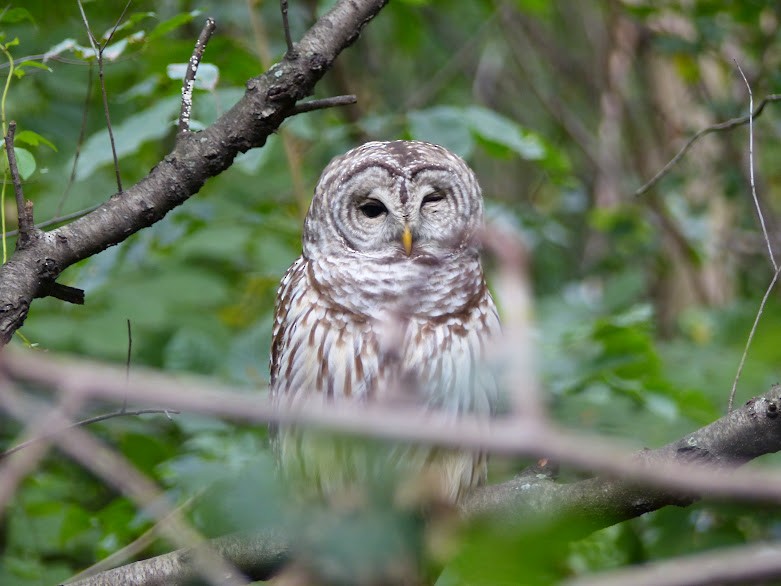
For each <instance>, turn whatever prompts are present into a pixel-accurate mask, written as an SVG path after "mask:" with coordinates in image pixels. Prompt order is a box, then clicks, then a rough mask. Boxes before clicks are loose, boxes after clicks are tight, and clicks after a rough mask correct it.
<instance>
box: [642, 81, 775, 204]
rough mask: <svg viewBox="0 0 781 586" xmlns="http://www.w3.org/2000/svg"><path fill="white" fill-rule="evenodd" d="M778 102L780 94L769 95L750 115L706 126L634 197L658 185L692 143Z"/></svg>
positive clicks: (733, 125)
mask: <svg viewBox="0 0 781 586" xmlns="http://www.w3.org/2000/svg"><path fill="white" fill-rule="evenodd" d="M780 100H781V94H771V95H769V96H765V97H764V98H762V101H761V102H759V105H758V106H757V109H756V110H754V113H753V114H750V115H748V114H747V115H746V116H740V117H739V118H731V119H730V120H727V121H725V122H720V123H718V124H714V125H712V126H708V127H707V128H703V129H702V130H700V131H698V132H697V133H696V134H695V135H694V136H692V137H691V138H690V139H689V140H688V141H686V144H684V145H683V147H681V150H679V151H678V152H677V153H676V154H675V156H674V157H673V158H672V159H670V160H669V161H668V162H667V164H666V165H665V166H664V167H662V168H661V169H660V170H659V171H658V172H657V173H656V175H654V176H653V177H651V179H649V180H648V182H647V183H645V184H644V185H643V186H641V187H639V188H638V189H637V190H636V191H635V192H634V195H635V196H640V195H643V194H644V193H646V192H647V191H648V190H649V189H651V188H652V187H653V186H654V185H656V184H657V183H659V181H660V180H661V179H662V178H663V177H664V176H665V175H667V174H668V173H669V172H670V170H671V169H672V168H673V167H674V166H675V165H677V164H678V161H680V160H681V159H682V158H683V156H684V155H685V154H686V153H687V152H689V149H690V148H692V147H693V146H694V143H696V142H697V141H698V140H700V139H701V138H702V137H703V136H705V135H706V134H711V133H712V132H724V131H726V130H732V129H733V128H736V127H738V126H743V125H744V124H746V123H747V122H748V121H749V120H754V119H755V118H757V117H758V116H759V115H760V114H762V111H763V110H764V109H765V106H767V105H768V104H769V103H771V102H778V101H780Z"/></svg>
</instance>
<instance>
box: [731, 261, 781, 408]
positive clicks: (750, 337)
mask: <svg viewBox="0 0 781 586" xmlns="http://www.w3.org/2000/svg"><path fill="white" fill-rule="evenodd" d="M780 274H781V267H779V268H777V269H776V272H775V273H774V274H773V279H772V280H771V281H770V285H768V286H767V289H766V290H765V295H764V296H763V297H762V302H761V303H760V304H759V310H758V311H757V315H756V317H754V324H753V325H752V326H751V331H750V332H749V334H748V339H747V340H746V345H745V346H744V348H743V355H742V356H741V357H740V363H739V364H738V371H737V373H735V380H734V381H733V382H732V390H731V391H730V393H729V403H728V405H727V412H730V411H732V405H733V403H734V401H735V391H736V390H737V388H738V380H740V375H741V373H742V372H743V365H744V364H745V363H746V356H748V349H749V347H750V346H751V341H752V340H753V339H754V333H755V332H756V331H757V326H758V325H759V318H760V317H762V312H763V311H764V310H765V304H766V303H767V300H768V298H769V297H770V292H771V291H772V290H773V287H775V286H776V282H777V281H778V276H779V275H780Z"/></svg>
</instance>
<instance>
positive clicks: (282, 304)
mask: <svg viewBox="0 0 781 586" xmlns="http://www.w3.org/2000/svg"><path fill="white" fill-rule="evenodd" d="M309 270H310V266H309V262H308V261H307V260H306V259H305V258H303V257H301V258H299V259H298V260H297V261H296V262H295V263H293V265H292V266H291V267H290V268H289V269H288V271H287V272H286V273H285V276H284V277H283V278H282V282H281V284H280V288H279V291H278V293H277V303H276V308H275V314H274V327H273V331H272V343H271V367H270V370H271V397H272V399H273V400H274V401H284V402H286V403H296V402H298V401H302V400H305V399H307V398H311V397H312V395H313V394H319V395H320V396H321V397H322V400H325V401H333V400H341V399H354V398H364V397H365V396H366V395H368V394H369V390H370V389H372V388H373V387H374V381H375V380H376V377H377V371H378V364H379V359H378V350H377V341H376V335H375V333H374V332H373V330H372V328H371V325H370V323H369V321H368V320H367V318H365V317H363V316H359V315H357V314H355V313H353V312H350V311H348V310H346V309H345V308H343V307H339V306H338V305H337V304H336V303H335V302H333V300H331V299H330V296H325V295H323V294H321V292H320V291H319V289H318V285H317V284H315V282H314V280H313V279H311V278H310V275H309Z"/></svg>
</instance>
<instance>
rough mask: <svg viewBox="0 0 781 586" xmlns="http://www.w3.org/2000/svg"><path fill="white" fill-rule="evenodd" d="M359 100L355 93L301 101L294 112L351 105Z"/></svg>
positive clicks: (300, 112)
mask: <svg viewBox="0 0 781 586" xmlns="http://www.w3.org/2000/svg"><path fill="white" fill-rule="evenodd" d="M357 102H358V98H356V97H355V96H354V95H347V96H334V97H332V98H323V99H322V100H310V101H308V102H301V103H299V104H296V105H295V106H294V107H293V112H292V114H303V113H304V112H313V111H314V110H323V109H325V108H334V107H336V106H349V105H350V104H355V103H357Z"/></svg>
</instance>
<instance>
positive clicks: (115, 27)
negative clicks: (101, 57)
mask: <svg viewBox="0 0 781 586" xmlns="http://www.w3.org/2000/svg"><path fill="white" fill-rule="evenodd" d="M132 2H133V0H127V4H125V7H124V8H123V9H122V14H120V15H119V18H117V21H116V22H115V23H114V26H113V27H111V32H109V34H108V37H106V40H105V41H104V42H103V43H102V45H103V47H104V48H105V47H107V46H108V44H109V43H110V42H111V39H113V38H114V34H115V33H116V32H117V29H118V28H119V25H120V24H122V20H123V19H124V18H125V14H127V9H128V8H130V4H131V3H132Z"/></svg>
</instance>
